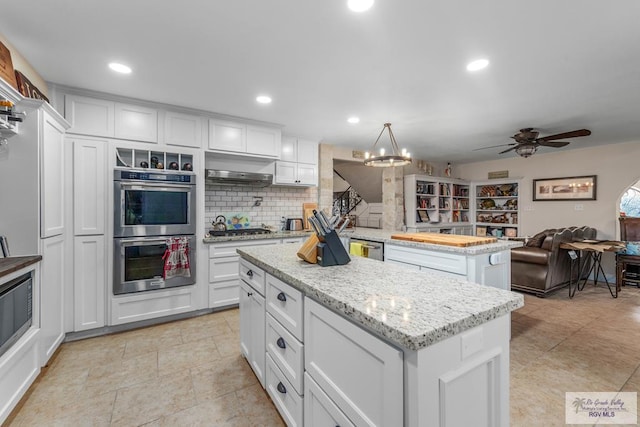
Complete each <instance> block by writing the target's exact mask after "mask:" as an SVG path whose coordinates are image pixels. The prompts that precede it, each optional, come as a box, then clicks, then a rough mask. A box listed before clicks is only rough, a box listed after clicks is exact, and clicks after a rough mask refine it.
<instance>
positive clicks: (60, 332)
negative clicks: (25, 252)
mask: <svg viewBox="0 0 640 427" xmlns="http://www.w3.org/2000/svg"><path fill="white" fill-rule="evenodd" d="M64 246H65V239H64V236H62V235H60V236H54V237H49V238H48V239H42V241H41V253H42V268H41V283H40V362H41V363H40V364H41V366H44V365H46V364H47V362H48V360H49V359H50V358H51V356H53V353H54V352H55V351H56V349H57V348H58V346H59V345H60V344H61V343H62V340H63V339H64V318H63V312H64V307H63V297H64V276H65V271H64V266H65V261H64ZM103 262H104V260H103ZM34 309H36V307H34Z"/></svg>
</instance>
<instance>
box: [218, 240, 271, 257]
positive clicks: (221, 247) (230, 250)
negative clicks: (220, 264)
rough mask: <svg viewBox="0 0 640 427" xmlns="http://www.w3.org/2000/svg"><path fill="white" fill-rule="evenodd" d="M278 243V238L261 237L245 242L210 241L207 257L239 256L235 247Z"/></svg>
mask: <svg viewBox="0 0 640 427" xmlns="http://www.w3.org/2000/svg"><path fill="white" fill-rule="evenodd" d="M278 243H280V240H278V239H261V240H249V241H245V242H238V241H232V242H222V243H211V244H210V245H209V258H219V257H225V256H239V255H238V252H236V249H238V248H243V247H247V246H264V245H277V244H278Z"/></svg>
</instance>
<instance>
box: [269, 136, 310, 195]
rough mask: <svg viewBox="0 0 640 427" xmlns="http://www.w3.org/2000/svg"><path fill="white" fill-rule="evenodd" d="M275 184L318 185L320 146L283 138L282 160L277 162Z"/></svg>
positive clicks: (296, 139) (301, 140)
mask: <svg viewBox="0 0 640 427" xmlns="http://www.w3.org/2000/svg"><path fill="white" fill-rule="evenodd" d="M274 183H275V184H281V185H301V186H302V185H304V186H316V185H318V144H317V143H315V142H313V141H307V140H303V139H298V138H292V137H285V138H282V152H281V154H280V160H279V161H277V162H276V173H275V179H274Z"/></svg>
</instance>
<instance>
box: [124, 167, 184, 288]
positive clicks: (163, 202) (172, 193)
mask: <svg viewBox="0 0 640 427" xmlns="http://www.w3.org/2000/svg"><path fill="white" fill-rule="evenodd" d="M195 189H196V186H195V175H194V174H193V173H187V172H175V171H172V172H164V171H153V170H150V171H148V172H147V171H130V170H115V171H114V199H115V200H114V257H113V259H114V262H113V264H114V283H113V293H114V294H115V295H118V294H126V293H132V292H142V291H149V290H155V289H161V288H170V287H175V286H186V285H192V284H194V283H195V272H196V269H195V263H196V255H195V254H196V241H195V234H196V204H195ZM169 237H185V238H186V239H187V242H188V248H189V252H188V253H189V263H190V266H191V276H190V277H184V276H179V277H171V278H168V279H166V280H165V279H164V268H165V261H164V255H165V252H166V250H167V239H168V238H169Z"/></svg>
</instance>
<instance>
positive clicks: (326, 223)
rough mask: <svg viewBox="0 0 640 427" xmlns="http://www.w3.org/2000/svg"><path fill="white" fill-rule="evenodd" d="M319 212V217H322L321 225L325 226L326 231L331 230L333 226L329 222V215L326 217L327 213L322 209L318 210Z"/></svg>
mask: <svg viewBox="0 0 640 427" xmlns="http://www.w3.org/2000/svg"><path fill="white" fill-rule="evenodd" d="M319 213H320V218H322V225H323V226H324V227H325V228H326V230H327V233H328V232H330V231H331V230H333V227H332V226H331V223H330V222H329V217H327V214H326V213H324V211H320V212H319Z"/></svg>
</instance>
